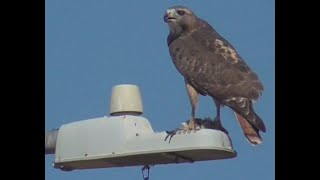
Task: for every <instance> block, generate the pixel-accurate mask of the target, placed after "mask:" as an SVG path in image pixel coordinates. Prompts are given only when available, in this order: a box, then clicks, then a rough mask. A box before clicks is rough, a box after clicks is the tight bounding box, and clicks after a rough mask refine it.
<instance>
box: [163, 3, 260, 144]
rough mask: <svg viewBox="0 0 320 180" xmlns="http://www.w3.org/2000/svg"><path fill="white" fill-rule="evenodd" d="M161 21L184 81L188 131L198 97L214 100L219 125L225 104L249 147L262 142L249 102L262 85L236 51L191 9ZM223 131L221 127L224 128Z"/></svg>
mask: <svg viewBox="0 0 320 180" xmlns="http://www.w3.org/2000/svg"><path fill="white" fill-rule="evenodd" d="M164 21H165V22H166V23H167V24H168V25H169V28H170V34H169V35H168V38H167V44H168V47H169V52H170V56H171V58H172V61H173V63H174V65H175V67H176V68H177V70H178V71H179V72H180V73H181V74H182V75H183V77H184V79H185V84H186V89H187V92H188V95H189V99H190V103H191V107H192V110H191V119H190V122H189V127H188V128H189V130H194V129H195V128H196V125H195V121H194V118H195V110H196V108H197V103H198V94H201V95H209V96H211V97H212V98H213V100H214V102H215V104H216V107H217V115H216V118H215V120H216V121H217V122H218V123H219V124H220V126H221V128H223V127H222V125H221V121H220V107H221V106H222V105H226V106H228V107H230V108H231V109H232V110H233V111H234V112H235V114H236V118H237V120H238V121H239V123H240V126H241V128H242V129H243V132H244V134H245V136H246V137H247V139H248V140H249V141H250V142H251V143H252V144H260V143H261V142H262V139H261V136H260V134H259V131H262V132H266V128H265V125H264V123H263V121H262V120H261V118H260V117H259V116H258V115H257V114H256V113H255V111H254V109H253V107H252V102H254V101H256V100H258V98H259V97H260V96H261V93H262V91H263V85H262V83H261V82H260V80H259V78H258V76H257V75H256V73H255V72H253V71H252V70H251V69H250V68H249V66H248V65H247V64H246V63H245V62H244V61H243V59H242V58H241V57H240V55H239V54H238V52H237V51H236V50H235V48H234V47H233V46H232V45H231V44H230V43H229V42H228V41H227V40H225V39H224V38H223V37H222V36H220V35H219V34H218V33H217V32H216V31H215V30H214V29H213V28H212V27H211V26H210V25H209V24H208V23H207V22H206V21H204V20H202V19H200V18H198V17H197V16H196V15H195V14H194V13H193V12H192V10H190V9H188V8H186V7H183V6H175V7H171V8H169V9H167V10H166V12H165V15H164ZM223 129H224V128H223Z"/></svg>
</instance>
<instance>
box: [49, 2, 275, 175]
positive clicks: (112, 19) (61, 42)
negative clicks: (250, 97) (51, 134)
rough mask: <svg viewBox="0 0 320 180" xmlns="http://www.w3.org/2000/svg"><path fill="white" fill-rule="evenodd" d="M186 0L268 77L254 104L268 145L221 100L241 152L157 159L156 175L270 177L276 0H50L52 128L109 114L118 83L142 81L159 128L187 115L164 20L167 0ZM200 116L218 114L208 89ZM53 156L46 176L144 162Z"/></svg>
mask: <svg viewBox="0 0 320 180" xmlns="http://www.w3.org/2000/svg"><path fill="white" fill-rule="evenodd" d="M173 5H184V6H187V7H190V8H191V9H193V11H194V12H195V13H196V14H197V15H198V16H199V17H201V18H203V19H205V20H206V21H208V22H209V23H210V24H211V25H212V26H213V27H214V28H215V29H216V30H217V31H218V32H219V33H220V34H221V35H222V36H224V37H225V38H226V39H227V40H228V41H229V42H231V43H232V44H233V46H234V47H235V48H236V49H237V51H238V52H239V53H240V55H241V56H242V57H243V58H244V59H245V61H246V62H247V64H249V66H250V67H251V68H252V69H253V70H254V71H256V72H257V73H258V75H259V77H260V79H261V81H262V82H263V84H264V86H265V91H264V93H263V96H262V98H261V99H260V100H259V101H258V102H257V103H255V105H254V107H255V109H256V111H257V113H258V114H259V115H260V117H261V118H262V119H263V120H264V122H265V124H266V126H267V133H266V134H262V138H263V140H264V143H263V145H261V146H257V147H253V146H251V145H250V144H249V143H248V142H247V140H246V139H245V137H244V136H243V134H242V131H241V129H240V127H239V124H238V123H237V121H236V120H235V118H234V115H233V113H232V111H231V110H229V109H228V108H223V110H222V122H223V125H224V127H225V128H226V129H228V130H229V133H230V136H231V138H232V140H233V145H234V148H235V150H237V152H238V156H237V157H236V158H234V159H230V160H220V161H206V162H197V163H194V164H178V165H159V166H155V167H153V168H152V169H151V179H152V180H156V179H184V180H191V179H192V180H194V179H219V180H236V179H237V180H256V179H259V180H272V179H274V176H275V170H274V168H275V165H274V164H275V123H274V122H275V40H274V39H275V30H274V29H275V25H274V24H275V22H274V19H275V16H274V9H275V8H274V1H273V0H271V1H262V0H261V1H257V0H241V1H239V0H210V1H195V0H193V1H191V0H184V1H182V0H180V1H178V0H171V1H150V0H139V1H129V0H127V1H121V0H96V1H87V0H86V1H85V0H68V1H65V0H51V1H49V0H47V1H46V47H45V48H46V55H45V57H46V60H45V61H46V62H45V63H46V90H45V91H46V97H45V98H46V107H45V108H46V112H45V118H46V119H45V122H46V124H45V130H46V131H49V130H51V129H52V128H58V127H60V126H61V125H62V124H66V123H70V122H74V121H79V120H84V119H89V118H95V117H102V116H104V115H108V113H109V101H110V93H111V88H112V86H114V85H117V84H123V83H130V84H136V85H138V86H139V87H140V90H141V93H142V98H143V104H144V114H143V116H144V117H146V118H148V119H149V121H150V123H151V124H152V127H153V129H154V130H156V131H164V130H170V129H174V128H176V127H178V126H180V123H181V122H182V121H184V120H187V119H188V118H189V115H190V104H189V99H188V97H187V94H186V90H185V87H184V82H183V78H182V76H181V75H180V74H179V73H178V72H177V70H176V69H175V67H174V66H173V63H172V61H171V59H170V56H169V52H168V49H167V44H166V38H167V35H168V32H169V29H168V26H167V24H166V23H164V22H163V14H164V11H165V9H166V8H167V7H170V6H173ZM196 116H197V117H206V116H211V117H214V116H215V106H214V103H213V102H212V100H211V98H209V97H201V98H200V102H199V109H198V111H197V114H196ZM53 160H54V156H53V155H47V156H46V157H45V170H46V172H45V175H46V180H56V179H59V180H70V179H76V180H87V179H94V180H100V179H101V180H105V179H113V180H117V179H119V180H120V179H121V180H123V179H139V180H140V179H142V176H141V171H140V169H141V167H140V166H137V167H129V168H111V169H98V170H82V171H72V172H63V171H60V170H58V169H54V168H53V167H52V166H51V163H52V161H53Z"/></svg>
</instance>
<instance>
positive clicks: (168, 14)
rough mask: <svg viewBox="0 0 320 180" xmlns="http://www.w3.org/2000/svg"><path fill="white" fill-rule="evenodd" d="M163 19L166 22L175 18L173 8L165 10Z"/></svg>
mask: <svg viewBox="0 0 320 180" xmlns="http://www.w3.org/2000/svg"><path fill="white" fill-rule="evenodd" d="M163 20H164V22H166V23H168V22H172V21H174V20H177V18H175V17H174V9H167V11H166V12H165V13H164V16H163Z"/></svg>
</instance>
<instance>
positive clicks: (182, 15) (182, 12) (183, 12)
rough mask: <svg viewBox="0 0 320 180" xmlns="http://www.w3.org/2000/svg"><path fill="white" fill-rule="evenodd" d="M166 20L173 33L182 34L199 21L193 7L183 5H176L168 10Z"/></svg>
mask: <svg viewBox="0 0 320 180" xmlns="http://www.w3.org/2000/svg"><path fill="white" fill-rule="evenodd" d="M163 19H164V21H165V22H166V23H168V25H169V27H170V31H171V33H174V34H180V33H181V32H184V31H189V30H192V29H193V28H194V27H195V26H196V25H197V22H198V18H197V16H196V15H195V14H194V13H193V12H192V11H191V9H189V8H186V7H183V6H174V7H170V8H168V9H167V10H166V12H165V14H164V17H163Z"/></svg>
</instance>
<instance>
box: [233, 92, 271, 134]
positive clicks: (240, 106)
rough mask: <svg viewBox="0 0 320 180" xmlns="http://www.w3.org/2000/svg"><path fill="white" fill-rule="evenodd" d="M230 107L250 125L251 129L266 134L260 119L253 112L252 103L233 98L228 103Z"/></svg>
mask: <svg viewBox="0 0 320 180" xmlns="http://www.w3.org/2000/svg"><path fill="white" fill-rule="evenodd" d="M229 105H230V107H231V108H232V109H233V110H234V111H235V112H237V113H238V114H239V115H241V116H242V117H243V118H244V119H246V120H247V121H248V123H250V125H251V126H252V127H254V128H255V129H257V130H260V131H262V132H266V127H265V125H264V123H263V121H262V119H261V118H260V117H259V116H258V115H257V114H256V113H255V112H254V109H253V107H252V102H251V101H250V100H249V99H245V98H235V99H234V100H230V101H229Z"/></svg>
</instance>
